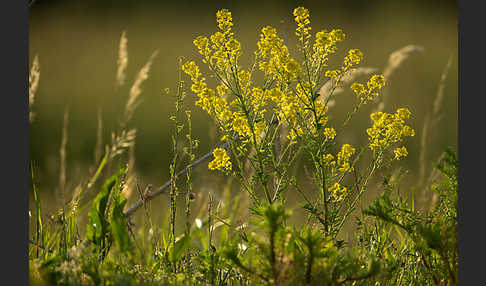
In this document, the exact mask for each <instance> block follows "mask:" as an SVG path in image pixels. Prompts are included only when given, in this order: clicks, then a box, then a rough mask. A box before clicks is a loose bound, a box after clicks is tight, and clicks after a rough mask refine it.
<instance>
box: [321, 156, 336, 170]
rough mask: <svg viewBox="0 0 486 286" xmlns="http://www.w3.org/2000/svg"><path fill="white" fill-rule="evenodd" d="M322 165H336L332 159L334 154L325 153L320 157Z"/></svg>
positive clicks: (332, 166) (330, 166)
mask: <svg viewBox="0 0 486 286" xmlns="http://www.w3.org/2000/svg"><path fill="white" fill-rule="evenodd" d="M322 160H323V162H324V165H325V166H326V167H329V168H334V166H336V161H334V156H333V155H332V154H325V155H324V156H323V157H322Z"/></svg>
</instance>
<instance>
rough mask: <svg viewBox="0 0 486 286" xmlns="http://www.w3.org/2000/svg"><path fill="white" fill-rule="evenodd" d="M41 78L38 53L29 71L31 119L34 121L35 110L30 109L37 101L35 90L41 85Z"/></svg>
mask: <svg viewBox="0 0 486 286" xmlns="http://www.w3.org/2000/svg"><path fill="white" fill-rule="evenodd" d="M39 79H40V65H39V56H38V55H36V56H35V57H34V61H33V62H32V67H31V69H30V73H29V121H30V122H32V121H33V120H34V116H35V114H34V112H32V111H31V110H30V109H31V108H32V105H33V104H34V101H35V92H36V91H37V87H38V86H39Z"/></svg>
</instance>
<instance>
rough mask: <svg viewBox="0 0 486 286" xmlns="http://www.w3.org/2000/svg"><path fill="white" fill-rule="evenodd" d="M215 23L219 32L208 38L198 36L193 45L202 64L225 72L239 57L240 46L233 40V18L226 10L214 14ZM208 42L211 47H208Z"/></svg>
mask: <svg viewBox="0 0 486 286" xmlns="http://www.w3.org/2000/svg"><path fill="white" fill-rule="evenodd" d="M216 21H217V23H218V27H219V29H220V30H221V32H219V31H218V32H216V33H214V34H213V35H211V36H210V37H209V39H208V37H205V36H198V37H196V38H195V39H194V41H193V43H194V45H195V46H196V48H197V49H198V51H199V53H200V54H201V55H203V62H204V63H209V64H210V65H215V68H217V69H219V70H225V69H226V68H228V66H229V65H234V64H235V63H236V62H237V60H238V58H239V57H240V55H241V51H240V49H241V44H240V42H238V41H237V40H236V39H235V38H234V33H233V32H231V27H232V26H233V22H232V21H233V18H232V17H231V12H229V11H228V10H227V9H222V10H219V11H218V12H217V13H216ZM210 42H211V43H212V45H210Z"/></svg>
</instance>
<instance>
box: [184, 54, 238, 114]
mask: <svg viewBox="0 0 486 286" xmlns="http://www.w3.org/2000/svg"><path fill="white" fill-rule="evenodd" d="M182 70H183V71H184V72H185V73H186V74H188V75H189V76H190V77H191V80H192V82H193V84H192V86H191V90H192V92H194V93H195V94H196V95H197V96H198V100H197V101H196V105H197V106H200V107H201V108H202V109H203V110H205V111H206V112H208V113H209V114H210V115H215V116H216V117H217V118H218V119H219V120H220V121H221V122H222V123H223V124H225V123H227V121H228V120H229V119H230V118H231V117H232V114H231V111H230V110H229V107H228V103H227V101H226V99H225V98H224V95H225V93H226V90H227V88H226V87H225V86H222V85H221V86H218V87H217V88H216V91H217V92H215V91H214V90H213V89H211V88H208V87H207V85H206V79H205V78H204V77H201V72H200V71H199V67H198V66H197V64H196V63H195V62H194V61H190V62H186V63H185V64H184V65H182Z"/></svg>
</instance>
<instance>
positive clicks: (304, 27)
mask: <svg viewBox="0 0 486 286" xmlns="http://www.w3.org/2000/svg"><path fill="white" fill-rule="evenodd" d="M294 16H295V22H296V23H297V29H296V33H295V34H296V35H297V37H299V39H301V40H302V41H304V42H307V41H308V40H309V38H310V37H311V36H310V30H311V27H310V26H309V24H310V20H309V17H310V14H309V10H308V9H306V8H304V7H297V8H295V9H294ZM304 46H306V44H304Z"/></svg>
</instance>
